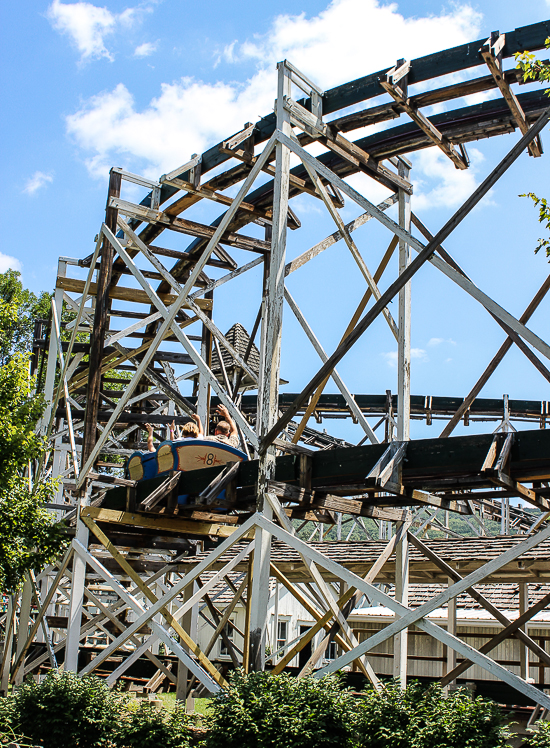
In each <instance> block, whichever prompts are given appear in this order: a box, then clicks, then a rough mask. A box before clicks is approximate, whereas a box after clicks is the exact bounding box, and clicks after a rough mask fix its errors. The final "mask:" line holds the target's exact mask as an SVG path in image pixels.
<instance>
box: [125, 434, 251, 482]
mask: <svg viewBox="0 0 550 748" xmlns="http://www.w3.org/2000/svg"><path fill="white" fill-rule="evenodd" d="M246 459H248V458H247V456H246V454H245V453H244V452H241V451H240V450H239V449H235V448H234V447H231V446H229V444H224V443H223V442H219V441H215V440H213V439H179V440H177V441H173V442H172V441H166V442H161V444H160V445H159V447H158V449H157V450H156V452H134V454H133V455H131V456H130V457H129V459H128V463H127V465H126V473H127V475H128V477H129V478H130V480H136V481H142V480H149V479H150V478H156V477H158V476H160V475H164V474H165V473H169V472H171V471H173V470H179V471H180V472H187V471H188V470H201V469H202V468H208V467H215V466H216V465H226V464H227V463H228V462H243V461H244V460H246Z"/></svg>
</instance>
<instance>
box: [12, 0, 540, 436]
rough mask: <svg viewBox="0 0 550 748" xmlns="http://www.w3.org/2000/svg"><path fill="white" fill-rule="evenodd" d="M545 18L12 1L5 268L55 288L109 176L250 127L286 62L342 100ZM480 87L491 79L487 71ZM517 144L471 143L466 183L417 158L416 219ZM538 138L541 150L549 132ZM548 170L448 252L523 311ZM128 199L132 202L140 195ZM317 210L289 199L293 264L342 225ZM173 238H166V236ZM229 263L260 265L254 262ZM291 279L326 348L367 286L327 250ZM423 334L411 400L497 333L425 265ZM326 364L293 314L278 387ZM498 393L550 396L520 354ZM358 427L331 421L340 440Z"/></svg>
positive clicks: (530, 175)
mask: <svg viewBox="0 0 550 748" xmlns="http://www.w3.org/2000/svg"><path fill="white" fill-rule="evenodd" d="M549 12H550V4H549V3H548V2H544V1H543V0H533V1H532V2H530V3H528V4H518V3H512V2H510V1H509V0H507V1H506V2H484V3H475V2H474V3H470V4H468V3H460V2H457V3H439V2H433V1H429V0H420V1H417V2H410V1H408V2H400V3H393V4H389V3H384V2H379V3H376V2H374V1H373V0H335V1H334V2H333V3H331V4H327V3H326V2H321V1H315V0H303V1H302V2H301V3H300V4H296V3H295V2H292V3H291V2H289V0H280V2H278V3H276V4H275V3H269V2H264V3H257V2H254V3H253V2H248V1H247V2H239V3H220V2H214V1H211V2H202V3H198V2H195V3H191V2H187V1H183V0H159V1H158V2H154V1H152V2H147V0H146V1H145V2H142V3H139V2H136V3H135V4H132V2H131V0H130V2H129V3H126V2H120V1H119V0H111V1H110V2H109V3H108V4H106V5H103V4H102V3H101V2H98V3H97V4H93V3H91V2H90V3H89V2H79V3H70V2H66V3H64V2H60V1H59V0H54V2H52V3H48V2H37V1H36V0H27V2H25V3H9V4H8V5H6V6H5V7H4V12H3V21H4V22H3V32H2V35H3V38H2V48H1V52H0V54H1V55H2V57H3V60H2V65H3V70H4V75H3V79H2V88H3V90H2V100H3V102H4V107H3V108H2V114H1V115H0V116H1V117H2V132H3V138H2V143H3V158H2V166H1V169H2V193H3V194H2V208H3V209H2V219H3V229H2V237H3V242H2V246H0V252H1V254H0V270H5V269H6V267H8V266H11V267H16V268H17V269H20V270H21V271H22V273H23V278H24V282H25V283H26V285H27V286H29V287H30V288H31V289H33V290H34V291H36V292H39V291H41V290H44V289H46V290H51V289H52V288H53V285H54V282H55V274H56V265H57V258H58V256H59V255H66V256H72V257H83V256H85V255H87V254H89V253H90V252H91V251H92V248H93V238H94V235H95V234H96V233H97V231H98V228H99V226H100V223H101V220H102V218H103V215H104V206H105V197H106V185H107V174H108V169H109V167H110V166H115V165H116V166H124V167H125V168H127V169H129V170H131V171H134V172H137V173H141V174H145V175H148V176H150V177H153V178H156V177H158V176H159V175H160V174H162V173H164V172H166V171H168V170H171V169H173V168H175V167H176V166H178V165H179V164H180V163H184V162H185V161H186V160H187V159H188V158H189V157H190V155H191V154H192V153H194V152H200V151H202V150H204V149H205V148H207V147H209V146H210V145H212V144H214V143H215V142H218V141H219V140H220V139H221V138H222V137H224V136H226V135H229V134H231V133H233V132H235V131H237V130H238V129H240V127H241V126H242V125H243V123H244V122H245V121H255V120H256V119H258V118H259V117H260V116H262V115H264V114H265V113H267V112H268V111H269V109H270V107H271V106H272V102H273V99H274V96H275V83H276V78H275V63H276V61H277V60H279V59H282V58H284V57H287V58H288V59H289V60H291V61H292V62H294V64H296V65H297V66H298V67H300V68H301V69H302V70H303V71H304V72H305V73H307V74H308V75H309V76H310V77H311V78H312V79H313V80H315V81H316V82H318V83H319V85H321V86H322V87H324V88H330V87H332V86H334V85H338V84H339V83H343V82H345V81H346V80H351V79H353V78H356V77H359V76H361V75H364V74H367V73H369V72H373V71H375V70H377V69H380V68H381V67H383V66H385V65H392V64H393V63H394V62H395V60H396V59H397V58H400V57H404V58H406V59H412V58H414V57H418V56H421V55H424V54H428V53H431V52H435V51H438V50H440V49H444V48H447V47H452V46H455V45H456V44H461V43H464V42H467V41H470V40H472V39H476V38H482V37H484V36H488V34H489V33H490V32H491V31H492V30H495V29H499V30H500V31H509V30H512V29H513V28H515V27H518V26H524V25H527V24H530V23H535V22H537V21H541V20H544V19H546V18H548V16H549ZM346 33H347V36H346ZM510 65H511V63H510V61H508V62H507V66H510ZM472 74H476V75H477V74H485V73H484V72H481V70H480V69H478V70H477V71H474V73H472ZM455 80H456V78H455ZM492 95H494V94H492ZM477 100H481V99H477ZM378 101H381V99H380V100H376V103H378ZM517 137H518V136H517V134H513V135H508V136H502V137H499V138H495V139H492V140H488V141H479V142H478V143H473V144H471V146H470V147H469V149H468V150H469V152H470V156H471V159H472V166H471V168H470V169H469V170H468V171H467V172H457V171H456V170H455V169H454V167H453V166H452V164H451V163H450V162H449V161H448V160H446V157H445V156H443V155H441V154H440V153H439V152H438V151H436V150H434V149H429V150H426V151H423V152H421V153H419V154H413V156H412V161H413V179H414V182H415V194H414V196H413V209H414V210H416V211H417V212H418V214H419V215H420V217H421V218H422V220H423V221H424V222H425V223H426V224H427V225H428V227H429V228H430V229H431V230H432V232H433V233H435V231H436V230H437V229H438V228H439V227H440V226H441V225H442V224H443V223H444V222H445V220H446V219H447V218H448V217H449V216H450V215H451V214H452V213H453V212H454V210H455V209H456V208H457V207H458V205H459V204H460V203H461V202H462V201H463V200H464V199H465V198H466V197H467V196H468V195H469V194H470V192H471V191H472V190H473V189H474V188H475V186H476V185H477V184H478V183H479V182H480V181H481V180H482V179H483V178H484V177H485V176H486V174H487V173H489V171H490V170H491V169H492V168H493V166H494V165H495V164H496V163H497V162H498V161H499V160H500V158H502V156H503V155H504V154H505V153H506V152H507V151H508V150H509V148H511V146H512V145H513V143H514V142H515V141H516V140H517ZM543 140H546V141H548V133H546V135H545V137H543ZM547 147H550V146H547ZM546 159H547V156H543V158H541V159H533V158H529V157H528V156H527V155H525V156H523V157H522V158H521V159H520V160H519V161H518V163H517V164H516V165H515V166H514V167H513V168H512V169H511V170H510V172H508V174H507V175H506V176H505V177H504V178H503V179H502V180H501V182H500V183H499V184H498V185H497V187H496V188H495V189H494V190H493V191H492V192H491V194H490V195H489V196H488V198H486V199H485V200H484V201H483V203H482V204H481V205H480V206H479V207H478V209H476V210H475V211H474V213H473V214H472V215H471V216H469V218H468V219H467V220H466V221H465V222H464V224H463V225H462V226H461V227H460V228H459V229H458V230H457V231H456V232H455V233H454V234H453V235H452V237H451V238H450V239H449V241H448V242H447V245H446V248H447V249H448V250H449V251H450V252H451V254H453V255H454V256H455V258H456V259H457V261H459V262H460V264H461V265H462V266H463V267H464V269H465V270H466V271H467V272H468V273H469V274H470V275H471V277H472V279H473V280H474V281H475V282H476V283H477V284H478V285H479V286H480V287H481V288H482V289H483V290H484V291H486V292H487V293H488V294H489V295H491V296H492V297H493V298H495V299H496V300H497V301H499V303H501V304H502V305H503V306H505V307H506V308H507V309H509V311H511V312H512V313H514V314H515V315H516V316H519V315H520V314H521V313H522V311H523V309H524V308H525V306H526V305H527V303H528V302H529V300H530V299H531V297H532V295H533V294H534V293H535V291H536V289H537V288H538V287H539V286H540V284H541V283H542V281H543V279H544V277H545V276H546V274H547V273H548V271H549V268H548V265H547V262H546V259H545V258H543V257H542V256H535V255H534V254H533V248H534V247H535V246H536V240H537V238H538V236H539V235H540V233H541V231H540V230H539V225H538V223H537V221H536V213H535V211H534V209H533V208H532V206H531V205H530V203H529V202H528V201H527V200H526V199H521V198H519V197H518V194H519V193H522V192H525V191H527V190H533V191H535V192H538V193H539V194H548V189H547V187H548V185H547V179H546V178H545V177H546V175H547V173H548V167H547V165H546V164H547V162H546ZM354 185H355V186H358V187H359V188H361V189H363V190H364V191H365V193H366V194H367V196H369V197H370V198H372V199H373V200H376V201H378V200H379V199H383V198H384V197H385V196H386V194H387V192H386V191H385V190H383V189H382V188H380V187H379V186H378V185H376V184H375V183H370V181H369V180H368V178H366V177H365V178H363V179H361V178H357V181H356V182H354ZM128 195H129V197H130V198H132V199H137V198H138V197H140V195H139V194H138V193H137V192H135V193H128ZM312 203H316V201H314V200H310V201H308V200H306V199H303V198H299V200H298V201H295V206H294V207H295V210H296V212H297V213H298V215H299V216H300V218H301V220H302V223H303V228H302V229H301V230H300V231H297V232H292V233H291V234H290V237H289V248H288V251H289V257H292V256H295V255H296V254H298V253H300V252H302V251H304V250H305V249H307V247H309V246H311V245H312V244H314V243H315V242H316V241H318V240H320V239H321V238H323V237H324V236H325V235H326V234H328V233H331V232H332V231H333V230H334V229H333V226H332V224H331V223H330V220H329V218H328V217H327V216H325V215H324V214H322V213H320V212H319V209H318V205H316V204H312ZM212 210H213V209H212V208H211V206H200V208H198V209H197V211H196V213H195V216H196V217H197V220H211V219H212V218H213V217H214V216H215V215H216V211H214V212H212ZM358 213H359V211H358V210H357V209H355V208H354V207H353V206H352V205H347V206H346V208H345V209H344V210H343V215H344V217H345V218H346V219H350V218H352V217H353V216H354V215H357V214H358ZM374 223H375V222H371V223H370V224H368V226H366V227H364V228H363V229H362V230H361V232H357V237H356V238H357V241H358V244H359V246H360V248H361V250H362V251H364V255H365V257H366V259H367V262H368V264H369V267H371V269H374V268H375V267H376V264H377V260H378V259H379V258H380V257H381V256H382V254H383V252H384V250H385V247H386V246H387V243H388V242H389V238H390V237H389V235H388V234H387V231H385V230H383V229H382V228H381V227H378V226H374V225H373V224H374ZM249 233H253V230H252V229H251V230H250V232H249ZM163 241H165V242H167V241H168V239H165V238H164V236H163ZM186 243H187V242H186V240H185V239H184V237H178V241H175V240H174V241H173V244H170V245H169V246H174V247H175V248H182V249H183V248H184V247H185V246H186ZM235 257H236V258H237V259H239V260H241V259H242V260H243V261H244V260H245V259H250V258H249V257H248V258H245V257H244V253H243V256H242V257H241V256H239V255H238V253H237V254H236V255H235ZM335 269H336V270H337V272H335ZM213 275H215V274H213ZM388 278H389V276H388ZM258 285H259V274H256V275H254V274H252V275H251V277H250V279H246V280H243V281H242V282H241V283H240V284H238V285H237V286H236V288H235V289H234V290H233V291H231V290H230V288H229V285H228V286H227V287H225V290H224V291H223V292H221V293H220V294H219V296H218V300H217V306H216V312H215V318H216V320H217V322H218V324H219V326H220V327H221V328H222V329H227V328H228V327H229V326H230V325H231V324H233V322H235V321H241V322H242V323H243V324H245V326H247V327H249V328H250V326H251V324H252V320H253V318H254V317H255V314H256V310H257V305H258V301H259V298H258ZM288 285H289V288H290V290H291V292H292V293H293V295H294V296H295V297H296V298H297V300H298V301H299V303H300V305H301V306H302V309H303V311H304V313H305V315H306V317H307V318H308V320H309V322H310V323H311V325H312V326H313V327H314V329H315V330H316V332H317V334H318V336H319V338H320V339H321V342H322V344H323V345H324V347H325V349H326V350H327V351H328V352H330V351H331V350H332V349H333V348H334V346H335V345H336V344H337V342H338V339H339V337H340V335H341V333H342V331H343V329H344V328H345V326H346V323H347V320H348V319H349V317H350V316H351V314H352V312H353V309H354V306H355V305H356V304H357V303H358V301H359V299H360V297H361V295H362V293H363V290H364V287H363V286H364V282H363V281H362V279H361V277H360V275H359V273H358V272H357V271H356V270H355V269H354V266H353V264H352V262H351V260H350V259H349V257H348V256H347V254H346V250H345V248H342V247H340V245H337V247H336V248H333V250H330V251H327V252H326V253H325V255H323V256H321V257H319V258H317V260H315V261H314V263H311V267H310V268H308V269H307V271H304V273H302V274H300V273H296V275H295V276H292V277H291V278H290V279H289V283H288ZM381 285H382V286H384V283H382V284H381ZM393 306H394V307H396V304H394V305H393ZM392 311H393V313H394V316H396V314H397V311H396V309H395V310H392ZM547 318H548V302H545V303H543V305H542V306H541V307H540V310H539V312H537V314H536V315H535V316H534V317H533V318H532V322H531V328H532V329H533V330H534V331H535V332H537V333H538V334H539V335H540V336H541V337H543V338H545V337H547V336H546V331H547V324H546V320H547ZM412 338H413V341H412V345H413V349H414V359H413V373H412V389H413V392H414V393H418V394H431V395H436V394H449V395H456V396H462V395H464V394H465V393H466V392H467V391H468V390H469V388H470V386H471V385H472V384H473V382H474V381H475V379H476V378H477V376H478V374H479V373H480V372H481V371H482V370H483V368H484V366H485V365H486V363H487V362H488V360H489V359H490V358H491V357H492V355H493V353H494V352H495V351H496V350H497V348H498V347H499V345H500V343H501V342H502V339H503V334H502V332H501V331H500V329H499V328H498V326H497V325H496V324H495V323H494V321H493V320H492V319H491V318H490V317H489V316H488V314H487V313H486V312H485V311H484V310H483V309H482V308H481V307H479V306H478V305H477V304H476V303H475V302H473V301H471V300H470V299H469V298H468V297H466V296H465V294H464V293H463V292H462V291H461V290H460V289H458V288H456V287H453V285H452V283H451V282H450V281H448V280H447V279H445V278H443V277H442V276H441V275H440V274H439V273H438V271H437V270H435V269H434V268H431V267H429V268H425V269H424V270H423V271H422V273H421V274H420V275H419V277H418V278H416V279H415V280H414V282H413V328H412ZM393 351H394V344H393V340H392V337H391V335H390V333H389V331H388V328H387V326H386V325H385V323H384V322H383V320H380V321H379V322H377V323H376V324H375V325H374V326H373V328H372V330H369V332H368V334H367V335H366V336H365V338H364V340H362V341H361V343H360V344H359V345H358V346H357V348H356V349H355V350H354V351H353V352H352V354H351V355H350V356H348V357H347V358H346V359H345V361H344V362H343V363H342V365H341V367H340V373H341V374H342V376H343V377H344V379H345V381H346V383H347V384H348V386H349V388H350V389H351V390H352V391H355V392H383V391H384V390H386V389H388V388H392V389H393V390H395V387H396V369H395V361H394V353H393ZM317 362H318V359H317V358H316V354H315V353H313V352H311V351H310V348H309V346H308V343H307V341H305V338H304V337H303V335H302V333H301V332H300V331H299V330H298V328H297V325H296V323H295V321H294V320H293V318H292V315H291V313H290V311H289V310H288V309H287V310H286V311H285V343H284V347H283V366H282V375H283V376H284V377H285V378H286V379H290V380H291V384H290V385H289V386H288V387H287V389H289V390H294V391H295V390H297V389H298V388H299V387H300V386H301V385H303V384H304V383H305V382H306V381H307V380H308V379H309V377H310V376H311V374H312V373H313V371H314V368H315V367H316V365H317ZM505 392H506V393H508V394H509V395H510V397H527V398H534V399H543V398H544V399H550V392H549V387H548V383H547V382H546V381H545V380H544V379H543V378H542V377H541V375H540V374H538V372H536V371H535V370H534V369H533V367H532V366H531V365H530V364H529V363H528V362H527V361H526V359H525V358H524V357H523V355H522V354H521V353H519V352H516V351H512V352H511V353H510V354H509V356H508V357H507V359H506V361H505V364H504V365H503V366H502V368H501V369H500V370H499V371H498V372H497V373H496V374H495V375H494V377H493V378H492V380H491V382H490V383H489V385H488V386H487V387H486V389H485V390H484V393H483V394H485V395H486V396H502V394H503V393H505ZM348 426H349V425H346V426H344V425H343V424H340V423H339V422H336V424H332V423H331V424H330V428H331V430H332V431H340V432H341V433H342V434H344V433H347V430H348ZM416 428H417V434H418V435H421V434H425V435H427V436H436V433H435V432H434V431H433V429H426V428H421V427H416Z"/></svg>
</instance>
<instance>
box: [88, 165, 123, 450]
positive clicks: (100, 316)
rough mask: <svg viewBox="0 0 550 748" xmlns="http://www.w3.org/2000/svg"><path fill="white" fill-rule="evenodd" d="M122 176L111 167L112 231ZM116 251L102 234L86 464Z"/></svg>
mask: <svg viewBox="0 0 550 748" xmlns="http://www.w3.org/2000/svg"><path fill="white" fill-rule="evenodd" d="M121 179H122V177H121V175H120V174H119V173H117V172H115V171H112V170H111V173H110V175H109V191H108V193H107V208H106V211H105V224H106V225H107V226H108V227H109V228H110V229H111V231H112V232H113V234H116V231H117V217H118V210H117V209H116V208H111V207H110V205H109V202H110V199H111V197H120V183H121ZM114 256H115V250H114V248H113V247H112V245H111V244H110V243H109V241H108V240H107V239H106V237H103V244H102V247H101V261H100V264H99V273H98V277H97V294H96V305H95V312H94V326H93V328H92V330H91V332H90V364H89V369H88V386H87V391H86V412H85V415H84V433H83V440H82V460H81V464H82V465H85V464H86V461H87V460H88V457H89V456H90V453H91V452H92V450H93V448H94V444H95V442H96V436H97V414H98V410H99V392H100V387H101V361H102V359H103V348H104V344H105V333H106V331H107V323H108V318H109V317H108V313H109V286H110V285H111V275H112V270H113V260H114Z"/></svg>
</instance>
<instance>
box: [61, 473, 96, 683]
mask: <svg viewBox="0 0 550 748" xmlns="http://www.w3.org/2000/svg"><path fill="white" fill-rule="evenodd" d="M90 494H91V485H90V484H89V483H87V485H86V488H85V490H84V491H82V493H81V497H80V505H79V508H78V519H77V521H76V540H78V541H79V542H80V543H82V545H83V546H84V548H86V550H87V549H88V537H89V534H90V531H89V530H88V528H87V526H86V525H85V524H84V522H82V521H81V519H80V511H81V509H82V507H84V506H88V505H89V503H90ZM85 584H86V562H85V561H84V559H83V558H81V556H80V554H78V553H74V554H73V578H72V581H71V602H70V605H69V621H68V624H67V639H66V645H65V664H64V670H69V671H71V672H73V673H77V672H78V650H79V646H80V626H81V621H82V606H83V603H84V586H85Z"/></svg>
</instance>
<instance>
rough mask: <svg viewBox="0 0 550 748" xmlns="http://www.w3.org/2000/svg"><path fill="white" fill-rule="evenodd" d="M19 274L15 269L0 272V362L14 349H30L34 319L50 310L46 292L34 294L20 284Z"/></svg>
mask: <svg viewBox="0 0 550 748" xmlns="http://www.w3.org/2000/svg"><path fill="white" fill-rule="evenodd" d="M20 277H21V273H18V272H16V271H15V270H7V271H6V272H5V273H0V302H2V307H1V309H2V311H0V331H1V336H0V366H1V365H3V364H5V363H6V362H7V361H9V359H10V358H11V357H12V356H13V355H14V354H15V353H28V352H29V351H30V350H31V346H32V338H33V330H34V320H35V319H37V318H47V317H49V314H50V295H49V294H47V293H46V292H45V291H43V292H42V293H41V294H40V296H36V294H34V293H32V291H29V290H28V289H26V288H23V284H22V282H21V280H20Z"/></svg>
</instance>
